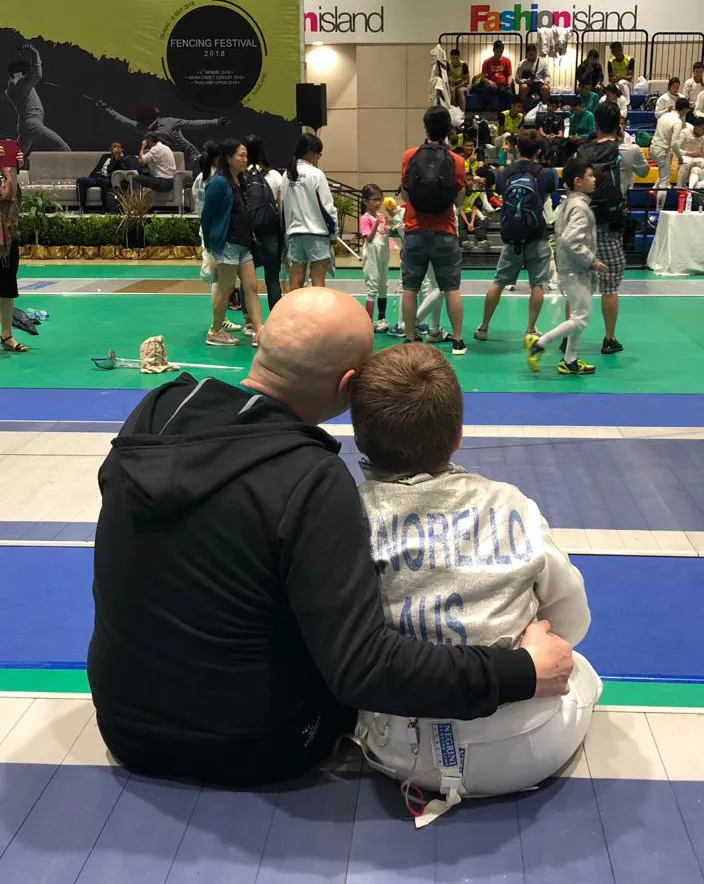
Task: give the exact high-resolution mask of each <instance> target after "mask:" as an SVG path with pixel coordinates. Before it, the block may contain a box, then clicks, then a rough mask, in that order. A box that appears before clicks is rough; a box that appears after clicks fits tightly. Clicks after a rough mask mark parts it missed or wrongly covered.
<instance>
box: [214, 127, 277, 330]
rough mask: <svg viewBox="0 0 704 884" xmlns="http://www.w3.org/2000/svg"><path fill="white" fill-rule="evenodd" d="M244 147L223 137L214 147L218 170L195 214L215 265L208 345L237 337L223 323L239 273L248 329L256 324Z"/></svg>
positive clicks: (259, 320)
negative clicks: (216, 146) (218, 159)
mask: <svg viewBox="0 0 704 884" xmlns="http://www.w3.org/2000/svg"><path fill="white" fill-rule="evenodd" d="M247 163H248V158H247V148H246V146H245V144H244V143H243V142H242V141H235V140H227V141H224V142H223V143H222V145H221V148H220V162H219V167H218V171H217V173H216V174H215V175H213V176H212V177H211V178H210V179H209V180H208V183H207V184H206V186H205V201H204V203H203V211H202V213H201V216H200V224H201V229H202V231H203V242H204V243H205V248H206V249H207V250H208V251H209V252H210V253H211V254H212V256H213V258H214V260H215V264H216V266H217V292H216V294H215V297H214V298H213V323H212V325H211V327H210V330H209V332H208V335H207V337H206V339H205V342H206V344H209V345H210V346H213V347H233V346H236V345H237V344H239V340H238V339H237V338H235V337H233V336H232V335H230V334H228V333H227V332H226V331H225V330H224V329H223V322H224V320H225V314H226V311H227V303H228V300H229V298H230V293H231V292H232V290H233V289H234V288H235V285H236V282H237V275H238V273H239V277H240V282H241V283H242V290H243V293H244V300H245V306H246V308H247V313H248V314H249V318H250V322H251V323H252V326H253V330H254V337H253V338H252V343H253V345H254V346H256V336H257V334H258V332H259V329H260V328H261V325H262V312H261V306H260V304H259V293H258V290H257V276H256V271H255V269H254V259H253V257H252V245H253V240H254V236H253V232H252V227H251V224H250V221H249V216H248V214H247V198H246V193H245V184H244V177H243V176H244V173H245V172H246V170H247Z"/></svg>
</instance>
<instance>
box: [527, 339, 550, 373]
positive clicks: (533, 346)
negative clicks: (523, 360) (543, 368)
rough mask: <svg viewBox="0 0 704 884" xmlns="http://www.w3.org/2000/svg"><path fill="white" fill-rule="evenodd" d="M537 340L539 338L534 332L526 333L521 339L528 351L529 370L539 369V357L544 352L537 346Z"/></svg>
mask: <svg viewBox="0 0 704 884" xmlns="http://www.w3.org/2000/svg"><path fill="white" fill-rule="evenodd" d="M539 340H540V338H539V337H538V335H535V334H528V335H526V336H525V338H524V340H523V343H524V345H525V348H526V350H527V351H528V357H527V359H528V366H529V368H530V370H531V371H539V370H540V357H541V356H542V355H543V353H544V352H545V351H544V349H543V348H542V347H539V346H538V341H539Z"/></svg>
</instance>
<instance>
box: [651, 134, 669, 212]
mask: <svg viewBox="0 0 704 884" xmlns="http://www.w3.org/2000/svg"><path fill="white" fill-rule="evenodd" d="M650 159H651V160H652V161H653V162H654V163H655V165H656V166H657V167H658V183H657V189H658V195H657V203H656V205H657V208H658V211H661V210H662V208H663V207H664V205H665V200H666V199H667V190H668V189H669V187H670V176H671V175H672V156H671V154H670V151H669V150H659V149H658V148H657V147H656V148H653V147H651V148H650Z"/></svg>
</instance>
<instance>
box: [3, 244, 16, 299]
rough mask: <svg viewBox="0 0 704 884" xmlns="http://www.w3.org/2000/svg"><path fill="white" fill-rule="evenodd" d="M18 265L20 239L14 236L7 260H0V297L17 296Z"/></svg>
mask: <svg viewBox="0 0 704 884" xmlns="http://www.w3.org/2000/svg"><path fill="white" fill-rule="evenodd" d="M19 266H20V241H19V240H18V239H17V238H15V239H13V240H12V244H11V246H10V254H9V256H8V258H7V262H4V261H0V298H17V297H19V291H18V289H17V268H18V267H19Z"/></svg>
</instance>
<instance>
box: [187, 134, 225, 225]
mask: <svg viewBox="0 0 704 884" xmlns="http://www.w3.org/2000/svg"><path fill="white" fill-rule="evenodd" d="M219 159H220V145H219V144H218V142H217V141H206V142H205V144H204V145H203V150H202V151H201V153H200V156H199V157H198V163H197V166H196V168H197V169H198V175H197V176H196V179H195V181H194V182H193V191H192V192H193V202H194V208H195V210H196V215H198V217H200V216H201V214H202V213H203V203H204V202H205V185H206V184H207V183H208V180H209V179H210V177H211V176H212V175H214V174H215V173H216V172H217V170H218V160H219Z"/></svg>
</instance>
